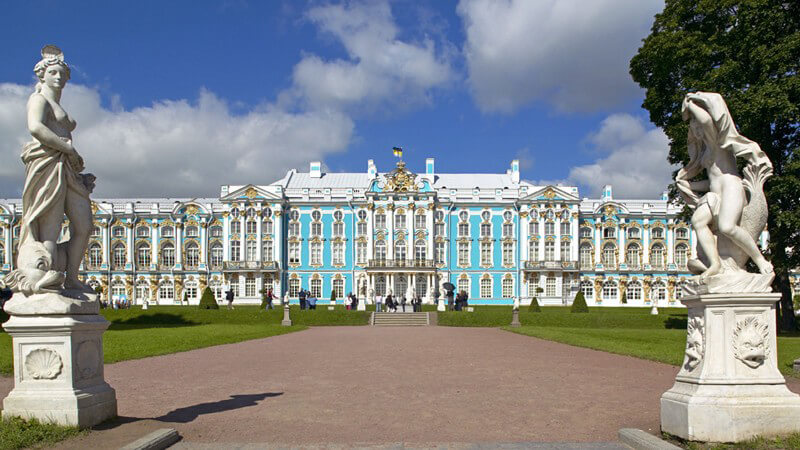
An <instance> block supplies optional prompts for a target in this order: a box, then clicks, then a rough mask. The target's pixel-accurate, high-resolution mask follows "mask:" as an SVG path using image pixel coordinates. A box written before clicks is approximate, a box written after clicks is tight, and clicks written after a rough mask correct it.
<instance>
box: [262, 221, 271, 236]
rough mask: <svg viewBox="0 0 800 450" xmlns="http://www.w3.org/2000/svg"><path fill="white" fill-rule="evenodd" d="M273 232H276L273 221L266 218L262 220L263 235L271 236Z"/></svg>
mask: <svg viewBox="0 0 800 450" xmlns="http://www.w3.org/2000/svg"><path fill="white" fill-rule="evenodd" d="M273 232H274V230H273V226H272V221H271V220H267V219H264V221H263V222H261V235H262V236H271V235H272V233H273Z"/></svg>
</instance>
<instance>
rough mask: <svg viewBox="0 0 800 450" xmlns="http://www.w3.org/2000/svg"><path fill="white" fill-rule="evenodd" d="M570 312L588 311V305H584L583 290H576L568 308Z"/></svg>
mask: <svg viewBox="0 0 800 450" xmlns="http://www.w3.org/2000/svg"><path fill="white" fill-rule="evenodd" d="M570 312H574V313H588V312H589V307H588V306H586V298H585V297H584V296H583V292H581V291H578V295H576V296H575V300H573V301H572V308H570Z"/></svg>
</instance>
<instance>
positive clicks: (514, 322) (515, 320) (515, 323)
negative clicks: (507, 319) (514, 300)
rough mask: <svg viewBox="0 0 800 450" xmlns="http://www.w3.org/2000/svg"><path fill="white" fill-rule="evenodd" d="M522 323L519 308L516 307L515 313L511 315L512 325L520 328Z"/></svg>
mask: <svg viewBox="0 0 800 450" xmlns="http://www.w3.org/2000/svg"><path fill="white" fill-rule="evenodd" d="M521 325H522V324H520V323H519V310H518V309H515V310H514V313H513V314H512V315H511V326H512V327H513V328H519V327H520V326H521Z"/></svg>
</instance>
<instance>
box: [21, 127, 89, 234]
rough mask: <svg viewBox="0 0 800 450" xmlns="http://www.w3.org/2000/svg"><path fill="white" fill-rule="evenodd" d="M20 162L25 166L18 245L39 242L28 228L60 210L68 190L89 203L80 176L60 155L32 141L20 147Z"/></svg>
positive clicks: (87, 191) (66, 159) (33, 229)
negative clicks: (51, 212)
mask: <svg viewBox="0 0 800 450" xmlns="http://www.w3.org/2000/svg"><path fill="white" fill-rule="evenodd" d="M22 162H23V163H24V164H25V187H24V188H23V189H22V226H21V229H20V245H22V244H24V243H26V242H28V241H29V240H31V241H40V240H41V239H40V237H39V236H37V230H36V229H35V228H34V227H32V226H31V225H32V224H33V223H34V222H35V221H36V219H38V218H39V217H41V216H42V215H43V214H46V213H47V212H49V211H50V210H51V208H55V207H57V208H61V209H63V207H64V206H63V205H64V201H65V198H66V195H67V190H71V191H73V192H76V193H78V195H80V196H81V197H84V198H86V200H87V201H89V190H88V189H87V188H86V186H85V184H84V179H83V176H82V175H80V174H79V173H78V172H76V171H75V170H74V169H73V168H72V166H71V165H70V163H69V158H67V155H66V154H64V153H63V152H60V151H58V150H55V149H52V148H49V147H46V146H44V145H42V144H41V143H40V142H39V141H36V140H33V141H31V142H28V143H27V144H25V145H24V146H23V147H22ZM59 203H60V205H58V204H59ZM56 205H58V206H56Z"/></svg>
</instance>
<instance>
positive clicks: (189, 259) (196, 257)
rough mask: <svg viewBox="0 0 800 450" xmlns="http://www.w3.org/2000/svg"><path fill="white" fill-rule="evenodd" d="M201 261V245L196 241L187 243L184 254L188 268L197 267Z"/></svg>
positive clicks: (184, 260) (184, 261) (184, 262)
mask: <svg viewBox="0 0 800 450" xmlns="http://www.w3.org/2000/svg"><path fill="white" fill-rule="evenodd" d="M199 263H200V247H199V246H198V245H197V243H196V242H189V243H188V244H186V248H185V252H184V255H183V264H184V265H185V266H186V267H185V268H186V269H196V268H197V265H198V264H199Z"/></svg>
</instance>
